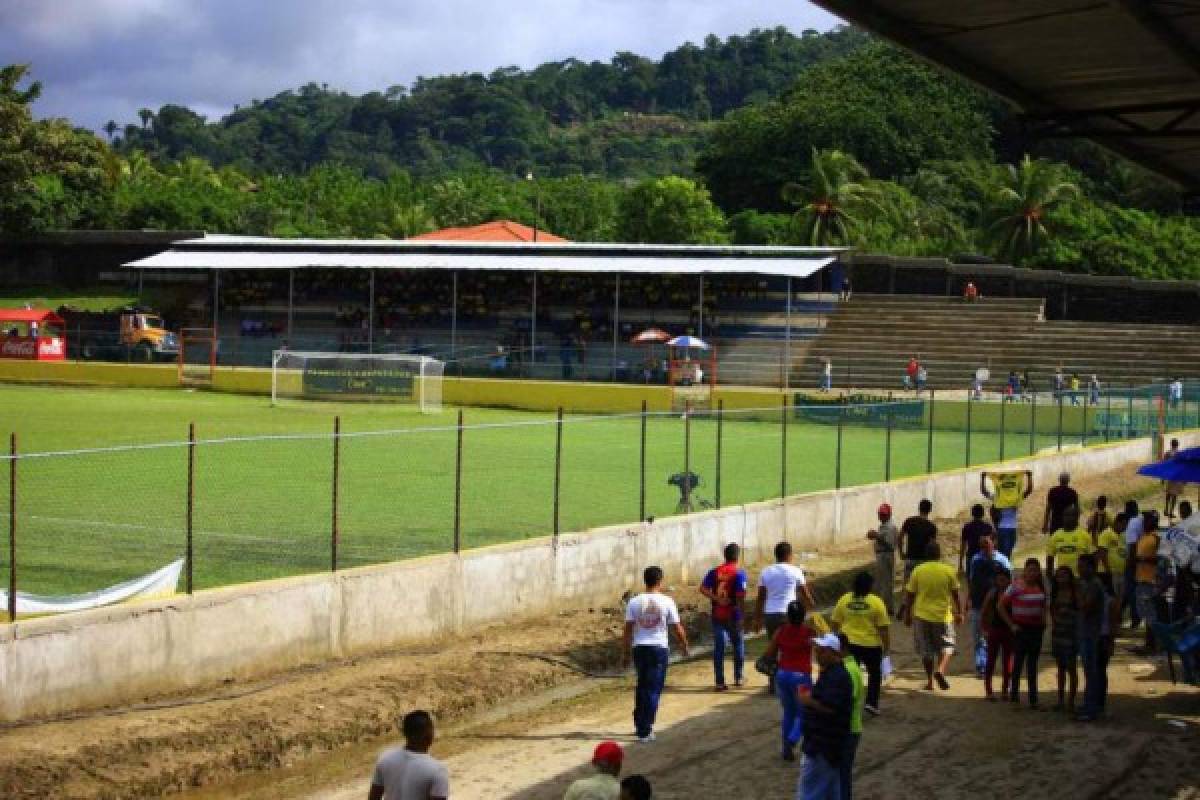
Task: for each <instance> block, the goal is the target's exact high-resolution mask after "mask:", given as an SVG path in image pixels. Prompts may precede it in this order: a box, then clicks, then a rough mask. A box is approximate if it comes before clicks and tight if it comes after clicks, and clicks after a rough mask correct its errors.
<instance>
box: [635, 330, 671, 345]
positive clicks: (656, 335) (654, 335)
mask: <svg viewBox="0 0 1200 800" xmlns="http://www.w3.org/2000/svg"><path fill="white" fill-rule="evenodd" d="M670 338H671V334H669V333H667V332H666V331H664V330H663V329H662V328H646V330H644V331H642V332H641V333H639V334H638V335H637V336H634V337H633V338H632V339H630V341H631V342H632V343H633V344H655V343H658V342H665V341H668V340H670Z"/></svg>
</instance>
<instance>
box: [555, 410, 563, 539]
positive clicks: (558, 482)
mask: <svg viewBox="0 0 1200 800" xmlns="http://www.w3.org/2000/svg"><path fill="white" fill-rule="evenodd" d="M562 431H563V410H562V406H559V407H558V418H557V420H555V423H554V546H555V547H557V546H558V534H559V532H560V530H561V528H560V526H559V513H558V512H559V502H558V498H559V490H560V488H561V486H562Z"/></svg>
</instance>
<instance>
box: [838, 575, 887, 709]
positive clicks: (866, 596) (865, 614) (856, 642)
mask: <svg viewBox="0 0 1200 800" xmlns="http://www.w3.org/2000/svg"><path fill="white" fill-rule="evenodd" d="M874 583H875V576H874V575H872V574H871V573H869V572H860V573H858V574H857V575H855V576H854V588H853V590H852V591H849V592H846V593H845V594H844V595H842V596H841V599H839V600H838V601H837V605H835V606H834V607H833V614H832V615H831V621H832V622H833V629H834V631H837V632H839V633H841V634H843V635H844V636H845V637H846V640H847V641H848V642H849V647H850V653H851V654H852V655H853V656H854V657H855V658H856V659H858V662H859V663H860V664H862V666H863V669H865V670H866V671H867V697H866V704H865V705H864V706H863V708H864V709H865V710H866V712H867V713H868V714H870V715H871V716H877V715H878V714H879V691H880V688H881V687H882V686H883V657H884V656H885V655H887V652H888V650H890V649H891V639H890V636H889V633H888V627H889V626H890V625H891V619H890V618H889V616H888V610H887V606H886V605H884V602H883V598H881V597H880V596H879V595H877V594H874V593H873V592H872V591H871V589H872V587H873V586H874Z"/></svg>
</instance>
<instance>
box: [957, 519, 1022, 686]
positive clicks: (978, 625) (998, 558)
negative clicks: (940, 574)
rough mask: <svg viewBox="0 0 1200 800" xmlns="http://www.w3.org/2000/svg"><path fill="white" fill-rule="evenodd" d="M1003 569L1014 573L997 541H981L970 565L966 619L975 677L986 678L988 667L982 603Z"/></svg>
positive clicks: (987, 537)
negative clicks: (998, 549)
mask: <svg viewBox="0 0 1200 800" xmlns="http://www.w3.org/2000/svg"><path fill="white" fill-rule="evenodd" d="M1000 570H1004V571H1006V572H1009V573H1011V572H1012V562H1011V561H1009V560H1008V557H1007V556H1005V555H1004V554H1003V553H1001V552H998V551H997V550H996V542H995V540H994V539H992V537H991V536H990V535H985V536H983V537H981V538H980V540H979V552H978V553H976V554H975V555H974V556H972V557H971V560H970V561H968V562H967V603H968V604H967V608H966V609H965V610H966V611H967V620H968V621H969V622H970V625H971V636H972V637H973V638H974V640H975V676H976V677H978V678H982V677H983V673H984V670H985V669H986V668H987V659H988V652H987V627H986V626H985V625H984V622H983V604H984V600H985V599H987V594H988V592H989V591H991V590H992V588H993V587H994V586H995V585H996V573H997V572H998V571H1000Z"/></svg>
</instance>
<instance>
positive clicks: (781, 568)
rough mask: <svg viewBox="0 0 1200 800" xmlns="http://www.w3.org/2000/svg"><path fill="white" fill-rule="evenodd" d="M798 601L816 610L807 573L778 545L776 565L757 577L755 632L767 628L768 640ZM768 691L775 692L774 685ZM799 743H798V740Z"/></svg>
mask: <svg viewBox="0 0 1200 800" xmlns="http://www.w3.org/2000/svg"><path fill="white" fill-rule="evenodd" d="M796 600H799V601H800V604H801V605H802V606H804V608H806V609H808V610H810V611H811V610H812V609H813V607H814V606H815V602H814V601H813V596H812V592H811V591H810V590H809V588H808V583H807V581H806V580H805V578H804V570H802V569H800V568H799V567H797V566H796V565H794V564H792V546H791V545H790V544H789V543H787V542H780V543H779V544H777V545H775V563H774V564H772V565H771V566H769V567H767V568H766V569H764V570H763V571H762V572H761V573H759V575H758V597H757V598H756V600H755V604H754V629H755V630H756V631H761V630H762V629H763V627H764V625H765V627H766V630H767V638H768V639H771V638H773V637H774V636H775V631H777V630H779V629H780V628H781V627H783V624H784V623H785V622H787V608H788V606H789V605H791V604H792V603H794V602H795V601H796ZM767 688H768V690H769V691H771V692H774V691H775V683H774V681H769V682H768V685H767ZM797 741H799V739H797Z"/></svg>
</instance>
